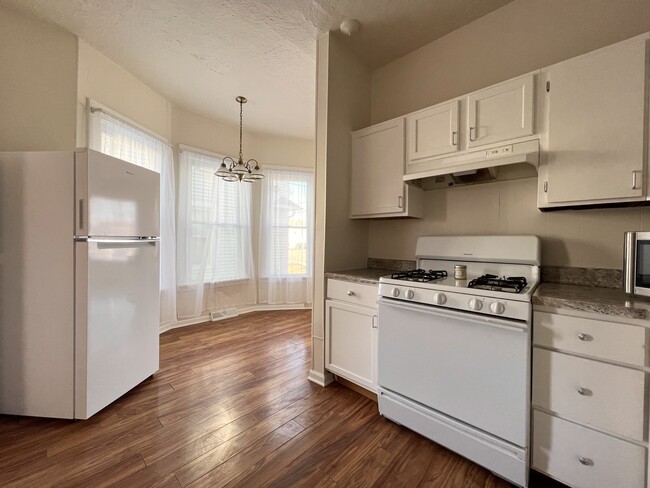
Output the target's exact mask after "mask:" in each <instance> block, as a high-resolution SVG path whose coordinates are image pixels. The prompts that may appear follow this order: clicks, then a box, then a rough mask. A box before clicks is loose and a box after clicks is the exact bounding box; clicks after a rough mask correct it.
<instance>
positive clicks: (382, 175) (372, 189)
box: [350, 119, 408, 217]
mask: <svg viewBox="0 0 650 488" xmlns="http://www.w3.org/2000/svg"><path fill="white" fill-rule="evenodd" d="M403 176H404V119H395V120H389V121H387V122H383V123H381V124H377V125H373V126H372V127H368V128H366V129H362V130H359V131H356V132H353V133H352V174H351V184H350V190H351V194H350V216H351V217H371V216H398V215H400V214H405V212H406V209H407V204H408V201H407V200H408V198H407V195H405V190H406V189H405V186H406V185H405V183H404V180H403Z"/></svg>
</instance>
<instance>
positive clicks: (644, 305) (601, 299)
mask: <svg viewBox="0 0 650 488" xmlns="http://www.w3.org/2000/svg"><path fill="white" fill-rule="evenodd" d="M533 305H534V306H535V305H537V306H543V307H553V308H560V309H567V310H578V311H581V312H592V313H600V314H604V315H610V316H613V317H612V318H614V317H616V316H618V317H626V318H630V319H641V320H650V299H648V298H644V297H635V296H631V295H627V294H625V293H623V290H621V289H616V288H597V287H594V286H576V285H565V284H559V283H542V284H541V285H539V287H538V288H537V290H535V293H534V295H533Z"/></svg>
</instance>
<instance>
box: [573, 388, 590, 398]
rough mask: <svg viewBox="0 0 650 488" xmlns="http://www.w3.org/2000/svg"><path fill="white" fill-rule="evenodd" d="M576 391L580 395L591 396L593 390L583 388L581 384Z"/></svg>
mask: <svg viewBox="0 0 650 488" xmlns="http://www.w3.org/2000/svg"><path fill="white" fill-rule="evenodd" d="M576 391H577V392H578V395H582V396H591V390H590V389H588V388H583V387H582V386H579V387H578V388H576Z"/></svg>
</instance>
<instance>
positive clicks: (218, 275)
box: [177, 148, 257, 318]
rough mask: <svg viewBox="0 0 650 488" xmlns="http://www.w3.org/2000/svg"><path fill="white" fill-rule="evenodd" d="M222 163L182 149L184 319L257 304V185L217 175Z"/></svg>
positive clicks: (181, 304)
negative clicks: (253, 205) (254, 224)
mask: <svg viewBox="0 0 650 488" xmlns="http://www.w3.org/2000/svg"><path fill="white" fill-rule="evenodd" d="M219 164H221V158H219V157H217V156H211V155H207V154H202V153H199V152H196V151H192V150H189V149H185V148H184V149H182V150H181V157H180V170H179V190H178V197H179V205H178V268H177V272H178V285H179V287H178V316H179V318H192V317H198V316H201V315H203V314H204V313H206V312H209V311H214V310H219V309H223V308H228V307H233V306H238V305H254V304H255V303H256V300H257V296H256V287H255V273H254V267H253V257H252V245H251V199H252V192H251V185H250V184H248V183H238V182H226V181H223V180H222V179H221V178H218V177H216V176H215V175H214V172H215V171H216V170H217V168H218V167H219Z"/></svg>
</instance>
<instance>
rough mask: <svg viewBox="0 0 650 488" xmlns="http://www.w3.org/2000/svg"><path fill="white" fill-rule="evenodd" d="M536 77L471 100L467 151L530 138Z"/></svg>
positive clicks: (477, 94) (480, 93)
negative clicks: (525, 137) (472, 148)
mask: <svg viewBox="0 0 650 488" xmlns="http://www.w3.org/2000/svg"><path fill="white" fill-rule="evenodd" d="M534 87H535V83H534V75H533V74H529V75H526V76H522V77H520V78H515V79H514V80H509V81H506V82H504V83H499V84H498V85H495V86H491V87H489V88H486V89H484V90H480V91H477V92H475V93H472V94H471V95H468V97H467V147H476V146H482V145H484V144H492V143H494V142H500V141H505V140H508V139H515V138H517V137H524V136H530V135H532V134H534V131H533V116H534V111H533V101H534V96H533V95H534V93H533V92H534Z"/></svg>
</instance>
